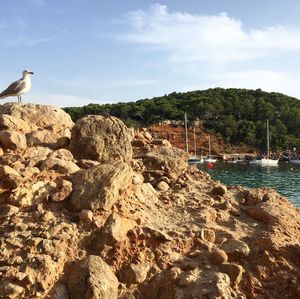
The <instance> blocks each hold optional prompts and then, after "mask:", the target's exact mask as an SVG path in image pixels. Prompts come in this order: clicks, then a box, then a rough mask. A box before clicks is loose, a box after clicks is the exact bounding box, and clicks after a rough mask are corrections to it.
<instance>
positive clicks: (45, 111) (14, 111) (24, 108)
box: [0, 103, 73, 133]
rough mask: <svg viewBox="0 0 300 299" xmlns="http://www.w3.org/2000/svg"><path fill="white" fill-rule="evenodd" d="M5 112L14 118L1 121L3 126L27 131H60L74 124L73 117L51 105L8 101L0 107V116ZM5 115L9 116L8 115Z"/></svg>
mask: <svg viewBox="0 0 300 299" xmlns="http://www.w3.org/2000/svg"><path fill="white" fill-rule="evenodd" d="M3 114H5V115H9V116H10V117H9V118H10V119H12V120H13V121H10V120H7V119H6V121H4V122H3V121H0V124H1V125H2V126H3V128H6V129H13V130H15V129H20V131H23V132H25V133H28V132H31V131H34V130H37V129H44V130H48V131H52V132H56V133H58V132H61V131H63V129H65V128H68V129H70V128H72V126H73V122H72V119H71V117H70V115H69V114H68V113H66V112H65V111H64V110H62V109H60V108H58V107H54V106H50V105H39V104H28V103H22V104H20V103H6V104H4V105H1V107H0V116H1V115H3ZM5 117H6V118H7V116H5ZM2 119H3V117H2ZM17 120H18V121H17ZM24 122H25V123H26V124H27V125H25V123H24ZM2 126H1V128H2Z"/></svg>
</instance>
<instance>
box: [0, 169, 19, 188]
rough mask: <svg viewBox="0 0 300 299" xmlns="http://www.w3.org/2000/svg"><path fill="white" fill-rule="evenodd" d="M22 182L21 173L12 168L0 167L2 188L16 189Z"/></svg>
mask: <svg viewBox="0 0 300 299" xmlns="http://www.w3.org/2000/svg"><path fill="white" fill-rule="evenodd" d="M21 181H22V177H21V175H20V173H19V172H17V171H16V170H14V169H13V168H11V167H10V166H7V165H6V166H0V186H1V187H2V188H9V189H13V188H16V187H17V186H18V185H19V184H20V183H21Z"/></svg>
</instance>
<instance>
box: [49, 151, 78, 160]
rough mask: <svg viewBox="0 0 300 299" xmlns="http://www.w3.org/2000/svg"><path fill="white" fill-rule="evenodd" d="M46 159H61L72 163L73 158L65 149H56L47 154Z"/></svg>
mask: <svg viewBox="0 0 300 299" xmlns="http://www.w3.org/2000/svg"><path fill="white" fill-rule="evenodd" d="M47 158H48V159H61V160H64V161H73V159H74V157H73V155H72V153H71V152H70V151H69V150H67V149H63V148H62V149H58V150H56V151H53V152H51V153H49V154H48V156H47Z"/></svg>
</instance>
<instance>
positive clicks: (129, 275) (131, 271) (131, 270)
mask: <svg viewBox="0 0 300 299" xmlns="http://www.w3.org/2000/svg"><path fill="white" fill-rule="evenodd" d="M149 270H150V265H149V264H148V263H146V262H144V263H138V264H131V265H129V266H128V268H127V269H126V271H125V273H124V277H123V281H124V282H125V283H129V284H140V283H142V282H143V281H145V279H146V278H147V274H148V272H149Z"/></svg>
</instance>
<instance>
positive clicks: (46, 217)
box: [41, 211, 54, 221]
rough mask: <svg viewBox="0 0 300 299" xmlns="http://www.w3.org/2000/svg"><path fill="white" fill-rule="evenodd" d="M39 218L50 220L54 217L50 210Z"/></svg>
mask: <svg viewBox="0 0 300 299" xmlns="http://www.w3.org/2000/svg"><path fill="white" fill-rule="evenodd" d="M41 218H42V220H43V221H50V220H52V219H53V218H54V215H53V213H52V212H50V211H46V212H44V213H43V214H42V217H41Z"/></svg>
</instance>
